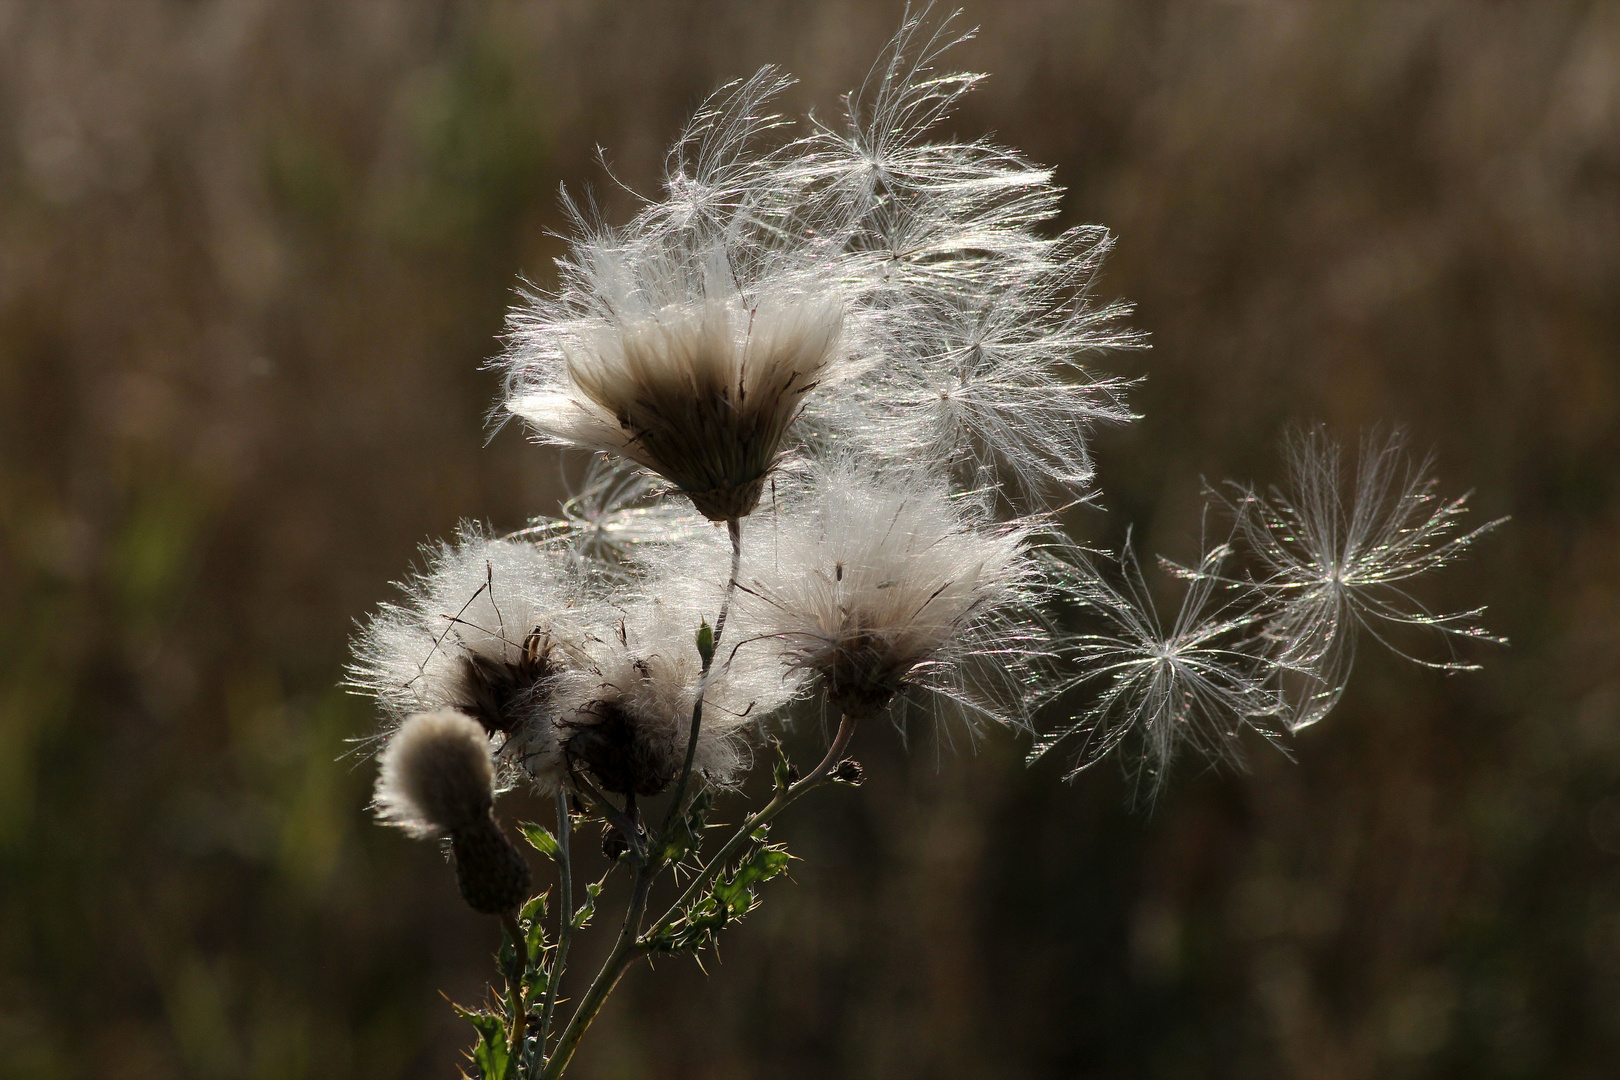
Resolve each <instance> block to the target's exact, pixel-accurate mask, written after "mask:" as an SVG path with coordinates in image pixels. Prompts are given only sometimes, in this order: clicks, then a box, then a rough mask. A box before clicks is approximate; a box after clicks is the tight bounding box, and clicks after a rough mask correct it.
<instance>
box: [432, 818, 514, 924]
mask: <svg viewBox="0 0 1620 1080" xmlns="http://www.w3.org/2000/svg"><path fill="white" fill-rule="evenodd" d="M450 851H451V854H453V855H454V856H455V860H456V887H457V888H459V889H460V890H461V898H462V899H463V900H465V901H467V906H469V907H471V908H472V909H473V910H474V911H479V912H482V913H484V914H485V915H498V914H500V913H501V912H503V911H511V910H513V909H514V908H517V907H520V906H521V905H522V904H523V901H525V900H527V899H528V898H529V885H530V883H531V878H530V875H529V864H528V863H527V862H526V861H524V858H523V856H522V854H520V853H519V852H518V849H517V848H516V847H515V846H514V845H513V843H512V841H510V840H508V839H507V838H506V834H505V833H504V832H502V831H501V827H500V826H499V825H497V824H496V823H495V819H494V818H493V817H491V816H490V815H488V814H486V815H484V817H483V818H481V819H480V820H479V821H478V822H477V823H476V824H473V825H469V826H467V827H466V828H463V829H458V830H456V831H455V832H454V833H452V834H451V835H450Z"/></svg>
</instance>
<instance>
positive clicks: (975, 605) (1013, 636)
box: [740, 459, 1046, 719]
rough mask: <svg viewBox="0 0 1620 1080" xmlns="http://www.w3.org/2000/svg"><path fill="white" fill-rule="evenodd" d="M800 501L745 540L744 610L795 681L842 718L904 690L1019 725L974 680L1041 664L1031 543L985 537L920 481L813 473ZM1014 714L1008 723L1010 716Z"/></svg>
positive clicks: (961, 509)
mask: <svg viewBox="0 0 1620 1080" xmlns="http://www.w3.org/2000/svg"><path fill="white" fill-rule="evenodd" d="M808 479H809V482H808V485H807V486H808V490H807V491H805V492H802V493H799V494H800V499H802V500H803V501H802V502H800V503H799V504H798V505H796V506H794V507H792V508H790V509H784V510H783V511H782V512H781V513H780V514H774V515H771V516H770V518H769V519H768V525H767V528H768V529H769V531H768V532H767V533H764V534H763V535H762V534H760V532H759V531H758V530H757V529H756V530H755V531H754V532H752V533H751V534H749V535H747V536H745V539H747V540H748V541H749V542H750V543H751V544H752V545H753V547H752V552H753V554H752V556H751V558H746V559H745V562H744V582H743V585H742V590H743V592H744V594H745V596H744V598H743V602H742V603H741V605H740V607H741V610H742V611H743V612H744V613H745V617H746V618H747V620H748V624H749V626H750V627H751V628H753V630H754V632H755V633H757V634H758V635H760V638H761V640H762V641H765V642H769V643H771V644H773V645H774V647H775V648H777V649H778V650H780V654H781V658H782V662H783V663H784V664H786V665H787V666H788V667H789V668H792V669H798V670H802V671H805V672H809V673H813V674H816V675H819V676H820V677H821V680H822V683H823V686H824V689H825V691H826V694H827V698H828V701H829V702H830V703H831V704H832V705H833V706H834V707H835V708H837V709H839V710H841V711H843V712H844V713H845V714H846V715H848V716H851V717H855V718H864V717H868V716H872V715H874V714H876V713H878V712H880V711H881V710H882V709H884V708H885V707H886V706H887V705H888V704H889V702H890V701H891V700H892V699H893V698H894V697H895V695H896V694H898V693H900V692H901V691H902V690H903V689H905V687H906V686H908V685H913V684H916V685H923V686H928V687H931V688H933V689H936V690H940V691H943V692H944V693H946V694H947V696H949V697H952V698H953V699H956V700H959V701H961V702H962V703H964V704H967V705H969V707H970V709H971V710H972V711H974V712H978V713H982V714H985V715H989V716H992V717H995V718H996V719H1012V718H1016V717H1017V716H1019V715H1021V713H1020V712H1019V709H1020V706H1021V702H1020V701H1018V700H1017V699H1016V698H1015V699H1014V700H1012V701H1001V702H995V701H994V700H991V699H987V698H985V697H983V696H981V695H978V694H975V693H974V691H975V690H976V689H985V687H983V686H974V685H971V684H972V683H973V682H974V677H975V674H987V672H984V671H980V672H970V671H969V669H970V668H975V667H982V668H986V669H989V668H995V667H1001V668H1003V670H1004V671H1009V672H1010V671H1012V670H1014V669H1020V670H1021V669H1023V668H1024V667H1025V666H1026V665H1027V664H1028V662H1030V661H1031V660H1033V659H1035V658H1037V657H1039V656H1041V655H1043V654H1044V650H1045V648H1046V639H1045V635H1044V632H1043V631H1042V630H1041V629H1040V628H1039V627H1038V626H1037V625H1036V624H1034V623H1033V622H1031V621H1029V620H1028V619H1027V617H1026V610H1027V608H1028V606H1029V604H1030V601H1031V594H1032V593H1033V591H1034V588H1035V580H1034V579H1035V577H1036V563H1035V560H1034V559H1033V558H1032V557H1031V555H1030V552H1029V550H1028V548H1029V539H1030V530H1029V528H1028V527H1026V526H1022V525H1000V526H997V525H991V524H987V523H986V522H984V521H983V520H982V513H981V512H980V511H979V510H978V509H977V507H976V505H975V504H974V503H973V502H971V501H970V500H967V499H964V498H961V497H952V496H951V495H950V494H949V493H948V492H947V491H946V489H945V487H944V485H943V483H942V482H941V481H940V480H938V479H937V478H933V477H929V476H926V475H917V474H911V475H905V474H890V475H886V476H878V475H874V474H872V473H871V472H869V471H868V470H866V469H864V468H862V467H861V466H859V465H857V464H855V463H854V462H852V461H850V460H847V459H841V460H833V461H830V462H823V463H819V464H817V465H816V466H815V467H814V468H813V469H812V470H811V473H810V476H809V478H808ZM1007 709H1011V710H1012V714H1011V715H1009V713H1008V712H1006V711H1005V710H1007Z"/></svg>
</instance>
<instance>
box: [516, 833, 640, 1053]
mask: <svg viewBox="0 0 1620 1080" xmlns="http://www.w3.org/2000/svg"><path fill="white" fill-rule="evenodd" d="M652 879H653V871H651V870H650V868H649V867H648V866H647V865H646V864H644V863H642V862H641V861H640V860H639V859H637V860H636V872H635V879H634V884H633V885H632V886H631V893H630V906H629V908H628V909H626V911H625V913H624V926H623V927H621V928H620V930H619V940H618V941H617V942H615V943H614V945H613V951H612V952H610V953H608V958H607V960H605V961H604V962H603V964H602V970H601V971H599V972H597V975H596V978H595V979H594V980H593V981H592V982H591V988H590V989H589V990H587V991H585V996H584V998H582V999H581V1000H580V1003H579V1008H577V1009H576V1010H574V1016H573V1019H571V1020H569V1021H568V1026H567V1027H566V1028H564V1029H563V1033H562V1036H561V1037H560V1038H559V1039H558V1040H557V1049H556V1051H555V1052H553V1053H552V1055H551V1057H550V1058H548V1059H547V1060H546V1067H545V1071H543V1072H542V1073H541V1074H540V1080H556V1078H557V1077H559V1076H561V1075H562V1074H563V1070H564V1069H566V1068H568V1063H569V1061H571V1060H572V1059H573V1057H574V1051H575V1050H576V1049H577V1048H578V1047H579V1040H580V1039H581V1038H583V1037H584V1035H585V1029H586V1028H588V1027H590V1026H591V1021H592V1020H595V1019H596V1014H597V1013H598V1012H600V1011H601V1010H602V1003H603V1002H605V1001H606V1000H607V996H608V995H609V994H611V993H612V992H613V988H614V987H615V986H617V985H618V984H619V979H620V977H621V976H623V975H624V973H625V970H626V969H627V968H629V966H630V964H631V963H632V962H633V961H634V960H635V959H636V957H637V956H639V955H641V953H642V951H643V949H642V947H641V945H640V944H639V943H638V942H637V940H636V938H637V936H638V934H639V932H640V930H641V917H642V915H643V914H645V913H646V910H647V892H648V890H649V889H651V887H652Z"/></svg>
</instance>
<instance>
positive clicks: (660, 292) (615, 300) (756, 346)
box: [508, 243, 844, 521]
mask: <svg viewBox="0 0 1620 1080" xmlns="http://www.w3.org/2000/svg"><path fill="white" fill-rule="evenodd" d="M581 255H582V257H583V258H584V259H585V265H583V266H582V267H581V271H580V272H581V276H582V277H584V278H585V279H586V280H588V281H589V283H590V296H591V307H592V308H593V309H595V310H591V311H588V312H587V313H585V314H583V315H582V316H580V317H569V315H568V314H566V313H564V312H559V311H556V310H555V305H552V307H551V309H549V310H548V306H547V305H546V303H545V302H544V301H538V300H537V301H536V304H535V306H534V307H533V308H532V309H531V310H530V311H529V312H527V313H519V314H516V315H515V316H514V320H513V326H514V332H513V354H512V355H513V363H514V373H515V375H516V378H517V386H516V387H515V389H514V392H513V394H512V396H511V398H510V400H509V401H508V408H509V409H510V410H511V411H512V412H513V413H515V414H516V415H518V416H520V417H522V418H523V419H525V420H527V421H528V422H529V423H530V424H531V425H532V426H533V427H534V429H535V430H536V431H538V432H539V433H540V434H541V435H542V436H543V437H545V438H547V439H549V440H551V441H554V442H559V443H564V444H572V445H576V446H581V447H585V448H588V449H592V450H599V451H602V452H603V453H607V454H614V455H618V456H621V457H624V458H627V459H629V460H631V461H634V462H636V463H637V464H639V465H641V466H643V467H645V468H647V469H650V470H651V471H653V472H655V473H657V474H658V475H660V476H662V477H664V478H665V479H667V480H669V481H670V482H671V483H672V484H674V485H675V486H676V487H677V488H679V489H680V490H681V491H682V492H683V493H685V494H686V495H687V496H688V497H689V498H691V500H692V503H693V505H694V506H696V507H697V509H698V511H699V512H700V513H702V514H703V515H705V516H706V517H708V518H710V519H712V520H716V521H724V520H730V519H735V518H741V517H745V516H746V515H748V514H749V513H750V512H752V510H753V509H754V506H755V505H756V504H757V503H758V501H759V497H760V492H761V490H762V488H763V486H764V482H765V478H766V476H767V475H768V474H769V473H770V471H771V470H772V468H773V467H774V466H775V465H776V463H777V459H778V457H779V456H780V454H781V452H782V449H783V441H784V438H785V437H786V435H787V430H788V427H789V425H790V424H791V423H792V422H793V420H794V418H795V417H797V416H798V414H799V411H800V409H801V408H802V407H803V405H804V400H805V396H806V395H807V394H809V393H810V392H811V391H812V390H813V389H815V388H816V386H817V385H818V384H820V383H821V382H822V381H823V380H824V379H825V378H826V377H828V375H829V374H830V372H829V369H830V368H832V367H833V366H834V365H835V364H836V362H837V360H838V356H839V348H840V343H841V339H842V336H843V323H844V308H843V302H842V300H841V299H840V298H839V297H838V296H837V294H836V293H834V292H832V291H831V288H830V286H825V285H823V286H820V287H818V286H816V285H810V286H809V287H808V288H807V284H806V283H807V281H809V279H807V278H804V277H803V276H802V275H799V276H793V275H788V274H785V273H784V274H772V275H767V276H766V277H765V278H764V279H763V280H762V281H760V282H758V283H757V287H756V288H753V289H750V290H749V291H748V293H746V294H745V293H744V292H743V291H742V290H741V289H739V287H738V286H737V284H736V282H735V276H734V273H733V269H732V266H731V264H730V261H729V258H728V256H727V254H726V253H725V252H724V251H723V250H721V249H720V248H711V249H710V250H708V251H704V252H698V253H691V254H686V255H680V256H669V255H667V254H666V255H660V256H656V257H654V256H641V257H640V259H641V261H639V262H638V261H637V258H638V256H637V254H636V253H633V252H626V251H624V250H615V249H614V248H613V247H610V246H608V245H606V244H603V243H597V244H595V245H594V246H592V247H590V248H588V249H587V250H586V251H585V252H583V253H581Z"/></svg>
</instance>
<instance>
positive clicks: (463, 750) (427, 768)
mask: <svg viewBox="0 0 1620 1080" xmlns="http://www.w3.org/2000/svg"><path fill="white" fill-rule="evenodd" d="M377 764H378V775H377V790H376V796H375V798H374V799H373V800H372V805H373V807H374V808H375V810H376V812H377V817H378V818H379V819H380V820H381V821H383V822H384V823H386V824H389V825H397V826H399V827H400V828H401V829H404V830H405V831H406V832H408V833H410V834H411V835H412V836H415V837H418V838H421V839H427V838H430V837H435V836H450V835H451V834H453V833H460V832H463V831H465V830H468V829H472V828H475V827H477V826H480V825H482V823H483V822H484V821H486V820H487V819H488V818H489V814H490V808H491V807H492V806H493V805H494V803H495V764H494V760H493V758H492V757H491V755H490V742H489V737H488V736H487V735H485V734H484V729H483V727H482V726H481V725H480V724H479V723H478V721H476V720H474V719H473V718H472V717H470V716H467V715H465V714H463V713H459V712H456V711H455V710H453V709H440V710H438V711H436V712H429V713H417V714H415V715H414V716H411V717H408V718H407V719H406V720H405V722H404V723H403V724H401V725H400V726H399V729H398V730H397V731H395V732H394V734H393V736H392V737H391V738H389V740H388V745H387V746H385V747H384V748H383V752H382V754H381V755H380V756H379V757H378V761H377Z"/></svg>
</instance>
